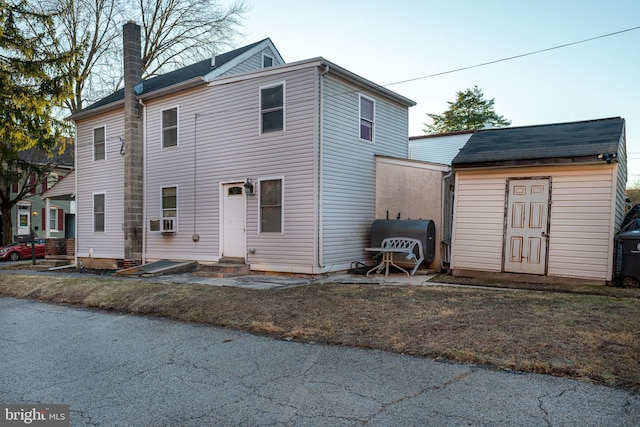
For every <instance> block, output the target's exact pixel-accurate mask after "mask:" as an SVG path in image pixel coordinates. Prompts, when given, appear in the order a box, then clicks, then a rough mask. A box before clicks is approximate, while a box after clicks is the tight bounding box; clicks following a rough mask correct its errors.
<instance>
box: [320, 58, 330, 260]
mask: <svg viewBox="0 0 640 427" xmlns="http://www.w3.org/2000/svg"><path fill="white" fill-rule="evenodd" d="M328 72H329V65H328V64H325V66H324V70H323V71H322V72H321V73H320V89H319V91H320V94H319V99H318V108H319V109H320V114H319V115H318V127H319V129H318V267H319V268H320V269H321V270H322V269H324V258H323V252H324V245H323V243H324V229H323V222H322V200H323V197H322V195H323V188H322V171H323V163H322V160H323V151H324V144H323V143H324V140H323V132H322V130H323V126H324V108H323V100H324V99H323V96H324V76H325V75H326V74H327V73H328Z"/></svg>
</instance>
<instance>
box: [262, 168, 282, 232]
mask: <svg viewBox="0 0 640 427" xmlns="http://www.w3.org/2000/svg"><path fill="white" fill-rule="evenodd" d="M260 232H261V233H282V179H269V180H264V181H260Z"/></svg>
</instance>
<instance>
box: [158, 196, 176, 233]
mask: <svg viewBox="0 0 640 427" xmlns="http://www.w3.org/2000/svg"><path fill="white" fill-rule="evenodd" d="M161 224H162V228H161V231H162V232H175V231H177V228H178V187H162V223H161Z"/></svg>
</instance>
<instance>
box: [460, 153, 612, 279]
mask: <svg viewBox="0 0 640 427" xmlns="http://www.w3.org/2000/svg"><path fill="white" fill-rule="evenodd" d="M614 168H615V165H579V166H556V167H544V166H541V167H528V168H517V169H516V168H513V169H501V170H487V171H466V170H459V171H458V172H457V174H456V198H455V219H454V232H453V253H452V268H453V269H460V270H477V271H489V272H500V271H501V268H502V249H503V233H504V206H505V182H506V179H507V178H514V177H536V176H550V177H551V190H550V191H551V210H550V216H549V221H550V224H549V225H550V229H549V236H550V238H549V251H548V258H549V263H548V275H549V276H559V277H573V278H586V279H595V280H610V279H611V274H612V261H611V260H612V256H613V255H612V254H613V247H612V241H613V230H612V227H611V226H612V224H613V216H614V215H615V211H614V209H612V203H615V202H614V198H615V196H614V195H613V194H612V188H614V187H615V185H614V183H613V173H614V172H613V171H614Z"/></svg>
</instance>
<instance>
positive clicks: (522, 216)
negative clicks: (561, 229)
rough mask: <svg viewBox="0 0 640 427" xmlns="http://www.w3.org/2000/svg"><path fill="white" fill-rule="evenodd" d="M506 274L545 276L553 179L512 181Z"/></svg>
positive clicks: (510, 181) (510, 186) (506, 249)
mask: <svg viewBox="0 0 640 427" xmlns="http://www.w3.org/2000/svg"><path fill="white" fill-rule="evenodd" d="M508 191H509V193H508V195H507V220H506V224H505V225H506V230H505V248H504V271H505V272H509V273H528V274H545V273H546V267H547V265H546V262H547V246H548V244H547V238H548V235H547V230H548V221H549V179H548V178H540V179H511V180H509V181H508Z"/></svg>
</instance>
